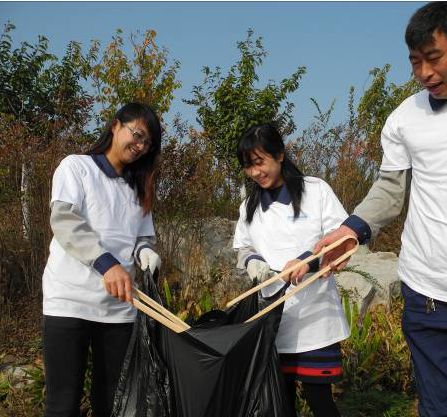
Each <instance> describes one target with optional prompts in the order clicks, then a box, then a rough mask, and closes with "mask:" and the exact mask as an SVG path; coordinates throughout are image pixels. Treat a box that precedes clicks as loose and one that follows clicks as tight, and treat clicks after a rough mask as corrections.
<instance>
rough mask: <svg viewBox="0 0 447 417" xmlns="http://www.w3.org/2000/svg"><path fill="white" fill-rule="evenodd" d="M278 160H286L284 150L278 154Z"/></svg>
mask: <svg viewBox="0 0 447 417" xmlns="http://www.w3.org/2000/svg"><path fill="white" fill-rule="evenodd" d="M277 161H278V162H280V163H281V162H282V161H284V152H281V153H280V154H279V155H278V159H277Z"/></svg>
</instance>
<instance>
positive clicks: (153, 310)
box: [133, 236, 359, 333]
mask: <svg viewBox="0 0 447 417" xmlns="http://www.w3.org/2000/svg"><path fill="white" fill-rule="evenodd" d="M348 239H354V240H355V242H356V246H355V247H354V248H353V249H351V250H350V251H348V252H346V253H344V254H343V255H342V256H340V257H339V258H338V259H336V260H335V261H334V262H333V263H334V264H335V265H338V264H339V263H341V262H343V261H344V260H346V259H347V258H349V257H350V256H351V255H352V254H353V253H354V252H355V251H356V250H357V249H358V247H359V243H358V241H357V239H356V238H354V237H352V236H345V237H343V238H341V239H340V240H337V241H336V242H334V243H333V244H332V245H329V246H326V247H325V248H324V249H322V250H321V251H320V253H318V254H317V255H311V256H309V257H307V258H306V259H304V260H303V261H301V262H299V263H297V264H296V265H293V266H291V267H290V268H287V269H285V270H284V271H282V272H281V273H279V274H277V275H275V276H274V277H272V278H270V279H268V280H267V281H264V282H262V283H261V284H259V285H257V286H256V287H253V288H251V289H250V290H248V291H246V292H244V293H243V294H241V295H239V296H238V297H236V298H235V299H233V300H231V301H230V302H228V303H227V307H231V306H232V305H234V304H236V303H238V302H239V301H241V300H243V299H244V298H246V297H248V296H249V295H251V294H253V293H255V292H257V291H259V290H260V289H262V288H264V287H266V286H268V285H270V284H272V283H274V282H276V281H278V280H280V279H282V278H283V277H285V276H287V275H288V274H290V273H291V272H293V271H295V270H296V269H298V268H300V267H301V266H302V265H305V264H307V263H309V262H311V261H313V260H314V259H316V258H319V257H321V256H323V255H324V254H325V253H327V252H329V251H330V250H332V249H334V248H335V247H337V246H338V245H340V244H341V243H343V242H344V241H345V240H348ZM330 270H331V267H330V266H329V265H328V266H326V267H325V268H323V269H321V270H320V271H318V272H317V273H316V274H314V275H312V276H311V277H309V278H308V279H306V280H305V281H303V282H302V283H301V284H299V285H297V286H296V287H295V288H294V289H292V290H291V291H289V292H287V294H285V295H284V296H282V297H281V298H279V299H278V300H276V301H275V302H274V303H272V304H270V305H269V306H267V307H266V308H264V309H263V310H261V311H259V312H258V313H256V314H255V315H254V316H253V317H251V318H249V319H248V320H246V322H245V323H248V322H250V321H253V320H255V319H257V318H259V317H261V316H263V315H264V314H266V313H268V312H269V311H270V310H273V309H274V308H275V307H276V306H278V305H279V304H281V303H283V302H284V301H286V300H287V299H288V298H289V297H291V296H292V295H294V294H296V293H297V292H298V291H300V290H302V289H303V288H304V287H307V286H308V285H310V284H311V283H312V282H314V281H315V280H317V279H318V278H319V277H321V276H322V275H323V274H325V273H326V272H329V271H330ZM133 291H134V294H135V295H136V297H134V298H133V305H134V306H135V307H136V308H138V310H140V311H142V312H143V313H145V314H147V315H148V316H150V317H152V318H153V319H154V320H157V321H158V322H159V323H161V324H163V325H165V326H166V327H168V328H169V329H171V330H172V331H174V332H176V333H181V332H183V331H185V330H188V329H190V326H188V324H186V323H185V322H184V321H182V320H181V319H180V318H178V317H177V316H176V315H175V314H173V313H171V312H170V311H169V310H168V309H166V308H164V307H163V306H162V305H161V304H159V303H157V302H156V301H155V300H154V299H152V298H151V297H149V296H148V295H146V294H145V293H144V292H142V291H140V290H139V289H138V288H136V287H133ZM137 297H138V298H137ZM142 301H143V302H144V303H145V304H144V303H143V302H142Z"/></svg>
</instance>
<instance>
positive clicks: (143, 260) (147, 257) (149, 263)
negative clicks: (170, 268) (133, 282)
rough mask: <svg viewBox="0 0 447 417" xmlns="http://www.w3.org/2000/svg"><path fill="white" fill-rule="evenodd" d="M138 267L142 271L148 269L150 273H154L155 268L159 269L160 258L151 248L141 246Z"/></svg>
mask: <svg viewBox="0 0 447 417" xmlns="http://www.w3.org/2000/svg"><path fill="white" fill-rule="evenodd" d="M139 258H140V267H141V269H142V270H143V271H146V269H147V268H149V269H150V271H151V274H152V275H154V272H155V269H156V268H158V269H160V266H161V258H160V257H159V256H158V255H157V253H156V252H154V251H153V250H152V249H151V248H143V249H141V250H140V254H139Z"/></svg>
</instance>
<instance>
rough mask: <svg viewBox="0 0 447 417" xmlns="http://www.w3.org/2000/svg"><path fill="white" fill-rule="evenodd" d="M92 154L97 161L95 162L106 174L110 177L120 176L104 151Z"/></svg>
mask: <svg viewBox="0 0 447 417" xmlns="http://www.w3.org/2000/svg"><path fill="white" fill-rule="evenodd" d="M90 156H91V157H92V158H93V160H94V161H95V164H96V165H98V167H99V169H100V170H101V171H102V172H104V174H106V175H107V176H108V177H109V178H119V175H118V174H117V173H116V171H115V168H113V166H112V164H111V163H110V162H109V160H108V159H107V157H106V156H105V155H104V154H103V153H96V154H92V155H90Z"/></svg>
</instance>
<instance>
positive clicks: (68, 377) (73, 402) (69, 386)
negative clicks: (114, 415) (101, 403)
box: [43, 316, 90, 417]
mask: <svg viewBox="0 0 447 417" xmlns="http://www.w3.org/2000/svg"><path fill="white" fill-rule="evenodd" d="M88 333H89V332H88V329H87V322H86V321H84V320H79V319H75V318H70V317H53V316H44V318H43V357H44V363H45V383H46V397H47V398H46V408H45V417H79V403H80V400H81V396H82V388H83V385H84V375H85V369H86V366H87V355H88V348H89V344H90V338H89V334H88Z"/></svg>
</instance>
